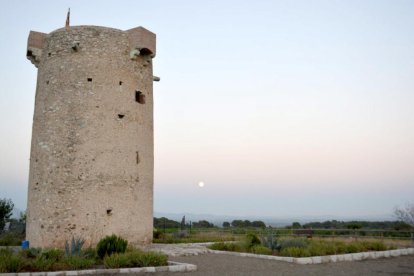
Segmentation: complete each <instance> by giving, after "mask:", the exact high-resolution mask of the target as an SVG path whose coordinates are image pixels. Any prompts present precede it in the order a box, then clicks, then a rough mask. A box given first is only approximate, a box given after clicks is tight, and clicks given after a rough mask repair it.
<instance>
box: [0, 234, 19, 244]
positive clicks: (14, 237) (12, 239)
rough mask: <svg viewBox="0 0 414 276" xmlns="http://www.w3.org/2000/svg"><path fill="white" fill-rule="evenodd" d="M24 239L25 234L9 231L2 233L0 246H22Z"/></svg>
mask: <svg viewBox="0 0 414 276" xmlns="http://www.w3.org/2000/svg"><path fill="white" fill-rule="evenodd" d="M22 240H24V234H20V233H15V232H9V233H5V234H1V235H0V246H20V245H21V244H22Z"/></svg>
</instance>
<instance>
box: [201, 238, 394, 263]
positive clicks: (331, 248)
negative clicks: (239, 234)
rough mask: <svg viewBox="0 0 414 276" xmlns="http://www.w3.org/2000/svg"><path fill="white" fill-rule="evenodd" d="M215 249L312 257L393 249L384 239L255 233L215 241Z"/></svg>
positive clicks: (213, 246) (213, 247)
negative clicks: (343, 239) (347, 239)
mask: <svg viewBox="0 0 414 276" xmlns="http://www.w3.org/2000/svg"><path fill="white" fill-rule="evenodd" d="M209 248H210V249H213V250H222V251H233V252H246V253H255V254H263V255H276V256H285V257H311V256H325V255H336V254H347V253H357V252H365V251H383V250H388V249H393V247H389V246H386V245H385V244H384V242H382V241H355V240H354V241H348V242H346V241H333V240H314V239H308V238H281V239H277V240H275V239H274V237H273V236H267V237H262V238H261V239H259V238H258V237H257V236H256V235H255V234H248V235H247V236H246V237H245V239H244V240H242V241H239V242H233V243H224V242H219V243H214V244H212V245H210V246H209Z"/></svg>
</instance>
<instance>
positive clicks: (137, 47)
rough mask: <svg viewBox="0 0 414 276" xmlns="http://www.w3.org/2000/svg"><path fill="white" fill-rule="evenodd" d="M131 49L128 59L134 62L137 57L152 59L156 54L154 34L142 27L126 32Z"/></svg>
mask: <svg viewBox="0 0 414 276" xmlns="http://www.w3.org/2000/svg"><path fill="white" fill-rule="evenodd" d="M126 32H127V33H128V40H129V45H130V47H131V49H132V50H131V52H130V57H131V59H132V60H135V59H136V58H137V57H138V56H139V55H141V56H148V57H150V58H154V57H155V54H156V49H155V47H156V45H155V42H156V41H155V40H156V37H155V34H154V33H152V32H150V31H148V30H147V29H145V28H143V27H137V28H133V29H130V30H127V31H126Z"/></svg>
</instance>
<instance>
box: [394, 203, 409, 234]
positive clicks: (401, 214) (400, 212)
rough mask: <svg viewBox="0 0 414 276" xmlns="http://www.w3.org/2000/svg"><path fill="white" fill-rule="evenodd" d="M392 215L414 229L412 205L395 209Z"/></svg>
mask: <svg viewBox="0 0 414 276" xmlns="http://www.w3.org/2000/svg"><path fill="white" fill-rule="evenodd" d="M394 215H395V216H396V217H397V218H398V219H399V220H401V221H403V222H405V223H407V224H408V225H410V226H411V227H412V228H414V204H407V205H406V206H405V208H400V207H396V208H395V209H394Z"/></svg>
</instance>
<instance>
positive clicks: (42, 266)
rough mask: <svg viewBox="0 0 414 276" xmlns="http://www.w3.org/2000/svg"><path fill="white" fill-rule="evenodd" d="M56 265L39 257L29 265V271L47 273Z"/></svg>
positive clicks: (53, 261) (51, 260)
mask: <svg viewBox="0 0 414 276" xmlns="http://www.w3.org/2000/svg"><path fill="white" fill-rule="evenodd" d="M55 263H56V261H55V260H53V259H47V258H46V257H44V256H39V257H37V258H36V259H34V260H33V261H31V263H30V270H31V271H49V270H51V269H52V267H53V265H54V264H55Z"/></svg>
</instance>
